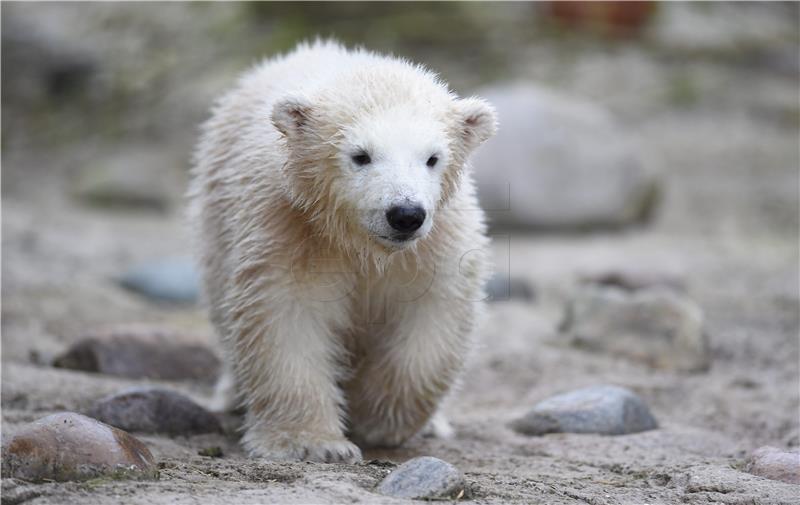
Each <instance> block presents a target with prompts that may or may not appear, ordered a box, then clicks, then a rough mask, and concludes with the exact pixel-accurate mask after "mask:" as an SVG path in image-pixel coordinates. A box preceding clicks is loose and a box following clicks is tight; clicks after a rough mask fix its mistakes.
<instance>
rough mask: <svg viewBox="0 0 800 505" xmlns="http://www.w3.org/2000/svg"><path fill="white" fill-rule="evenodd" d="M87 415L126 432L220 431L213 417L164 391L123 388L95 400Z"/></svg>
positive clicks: (187, 401) (178, 396) (192, 432)
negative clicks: (123, 389)
mask: <svg viewBox="0 0 800 505" xmlns="http://www.w3.org/2000/svg"><path fill="white" fill-rule="evenodd" d="M87 415H89V416H91V417H94V418H95V419H98V420H100V421H102V422H104V423H106V424H110V425H111V426H115V427H117V428H120V429H123V430H126V431H138V432H143V433H167V434H170V435H193V434H198V433H219V432H221V431H222V427H221V425H220V422H219V419H217V417H216V416H215V415H214V414H212V413H211V412H209V411H207V410H206V409H204V408H203V407H201V406H200V405H198V404H196V403H195V402H193V401H192V400H191V399H190V398H188V397H186V396H184V395H182V394H180V393H178V392H175V391H170V390H168V389H158V388H140V387H136V388H131V389H127V390H125V391H121V392H119V393H117V394H114V395H112V396H109V397H107V398H103V399H102V400H99V401H98V402H97V403H95V404H94V405H93V406H92V407H91V408H90V409H89V411H88V412H87Z"/></svg>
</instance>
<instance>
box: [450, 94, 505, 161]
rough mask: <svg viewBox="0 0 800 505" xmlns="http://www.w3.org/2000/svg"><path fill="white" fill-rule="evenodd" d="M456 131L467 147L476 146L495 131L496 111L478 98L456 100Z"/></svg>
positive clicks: (472, 147)
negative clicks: (457, 123) (457, 122)
mask: <svg viewBox="0 0 800 505" xmlns="http://www.w3.org/2000/svg"><path fill="white" fill-rule="evenodd" d="M456 115H457V117H458V121H459V125H458V133H459V135H460V136H461V139H462V140H463V141H464V143H465V144H466V146H467V148H468V149H474V148H475V147H478V145H480V144H481V143H482V142H484V141H485V140H487V139H488V138H489V137H491V136H492V135H494V134H495V132H496V131H497V113H496V112H495V110H494V107H492V106H491V105H489V102H487V101H485V100H482V99H480V98H476V97H472V98H464V99H461V100H456Z"/></svg>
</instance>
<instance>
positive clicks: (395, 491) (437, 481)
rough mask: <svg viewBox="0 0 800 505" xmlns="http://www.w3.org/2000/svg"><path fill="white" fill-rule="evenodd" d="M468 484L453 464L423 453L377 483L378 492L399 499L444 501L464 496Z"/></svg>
mask: <svg viewBox="0 0 800 505" xmlns="http://www.w3.org/2000/svg"><path fill="white" fill-rule="evenodd" d="M465 490H466V483H465V482H464V476H463V475H462V473H461V472H460V471H459V470H458V469H457V468H456V467H454V466H453V465H451V464H450V463H447V462H446V461H442V460H441V459H438V458H433V457H430V456H423V457H420V458H414V459H411V460H408V461H406V462H405V463H403V464H402V465H400V466H399V467H397V468H396V469H395V470H394V471H392V472H391V473H390V474H389V475H387V476H386V478H385V479H383V481H382V482H381V483H380V485H379V486H378V492H379V493H381V494H383V495H386V496H394V497H396V498H411V499H418V500H442V499H455V498H456V497H463V495H464V492H465Z"/></svg>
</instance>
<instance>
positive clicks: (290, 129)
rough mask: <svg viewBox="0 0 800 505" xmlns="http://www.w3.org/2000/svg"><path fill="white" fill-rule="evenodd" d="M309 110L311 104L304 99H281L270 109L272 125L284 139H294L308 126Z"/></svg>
mask: <svg viewBox="0 0 800 505" xmlns="http://www.w3.org/2000/svg"><path fill="white" fill-rule="evenodd" d="M311 110H312V108H311V104H310V103H309V102H308V101H307V100H306V99H304V98H301V97H296V96H292V97H287V98H283V99H281V100H279V101H278V102H277V103H276V104H275V106H274V107H272V117H271V119H272V124H274V125H275V128H277V129H278V131H279V132H281V133H282V134H283V135H284V136H285V137H287V138H293V137H296V136H297V135H298V134H299V133H301V132H302V130H303V128H305V127H306V126H307V125H308V121H309V119H310V118H311Z"/></svg>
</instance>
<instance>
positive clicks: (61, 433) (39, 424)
mask: <svg viewBox="0 0 800 505" xmlns="http://www.w3.org/2000/svg"><path fill="white" fill-rule="evenodd" d="M105 475H112V476H114V477H115V478H119V477H137V478H141V477H156V476H157V475H158V469H157V467H156V464H155V460H154V459H153V455H152V454H151V453H150V451H149V450H148V449H147V446H145V445H144V444H143V443H142V442H140V441H139V440H138V439H136V438H134V437H132V436H131V435H129V434H128V433H126V432H124V431H122V430H119V429H117V428H113V427H111V426H108V425H106V424H103V423H101V422H100V421H97V420H96V419H92V418H90V417H86V416H82V415H80V414H76V413H74V412H63V413H60V414H53V415H50V416H47V417H43V418H42V419H39V420H38V421H35V422H33V423H31V424H29V425H27V426H25V427H24V428H22V429H21V430H20V431H19V432H17V433H16V434H14V435H13V436H12V437H10V438H9V439H8V440H7V441H6V442H5V443H4V444H3V477H4V478H5V477H14V478H18V479H23V480H28V481H33V482H41V481H53V480H55V481H68V480H86V479H92V478H95V477H101V476H105Z"/></svg>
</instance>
